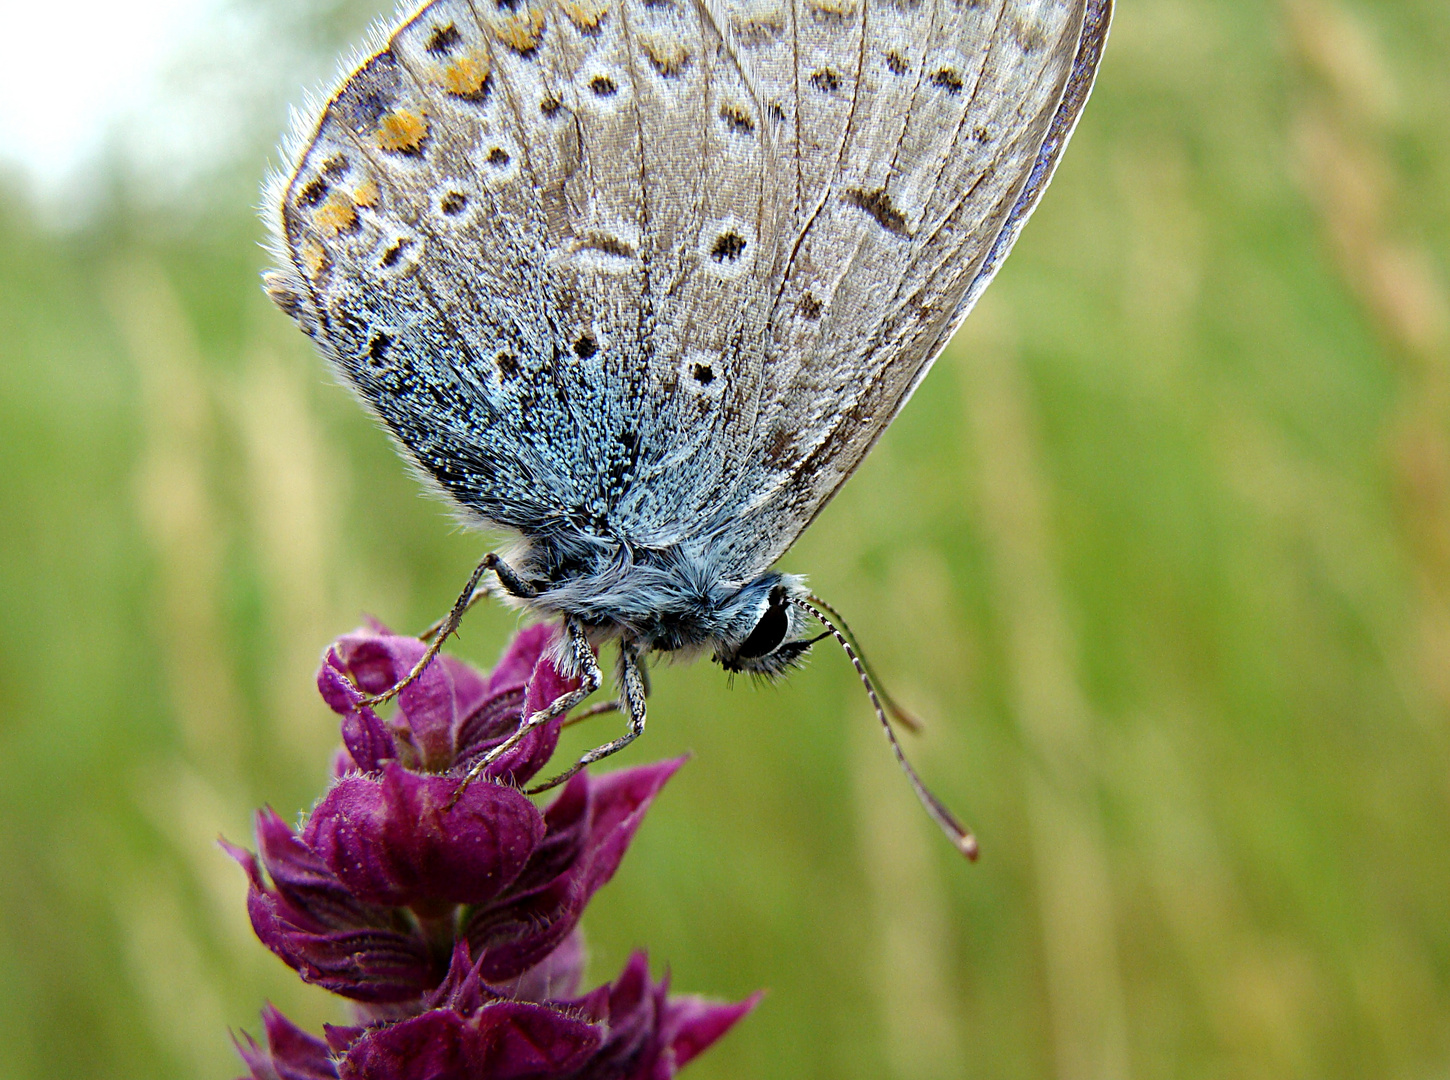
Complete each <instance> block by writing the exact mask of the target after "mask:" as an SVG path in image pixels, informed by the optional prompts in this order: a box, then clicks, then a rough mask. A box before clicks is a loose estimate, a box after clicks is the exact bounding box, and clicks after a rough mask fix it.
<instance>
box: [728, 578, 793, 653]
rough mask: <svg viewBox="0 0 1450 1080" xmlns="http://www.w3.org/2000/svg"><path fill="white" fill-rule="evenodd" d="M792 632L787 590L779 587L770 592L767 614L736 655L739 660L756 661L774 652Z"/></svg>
mask: <svg viewBox="0 0 1450 1080" xmlns="http://www.w3.org/2000/svg"><path fill="white" fill-rule="evenodd" d="M789 631H790V616H789V615H788V614H787V613H786V610H785V590H784V589H783V588H781V587H780V586H779V585H777V586H776V587H775V588H773V589H771V590H770V602H769V604H767V605H766V608H765V614H764V615H762V616H761V617H760V621H759V622H758V623H756V624H755V629H754V630H752V631H750V636H749V637H747V638H746V639H745V641H744V642H742V643H741V645H740V648H739V649H738V650H737V651H736V653H735V659H737V660H754V659H756V658H757V657H761V656H764V655H766V654H767V653H772V652H774V651H775V650H776V649H777V648H778V647H779V646H780V643H781V642H782V641H784V640H785V635H786V634H787V633H789Z"/></svg>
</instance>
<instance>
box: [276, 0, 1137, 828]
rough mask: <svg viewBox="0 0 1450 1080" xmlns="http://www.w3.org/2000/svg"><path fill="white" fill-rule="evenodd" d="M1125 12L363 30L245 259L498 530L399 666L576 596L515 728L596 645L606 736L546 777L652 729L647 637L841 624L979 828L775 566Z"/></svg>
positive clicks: (839, 8)
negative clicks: (366, 35) (463, 629)
mask: <svg viewBox="0 0 1450 1080" xmlns="http://www.w3.org/2000/svg"><path fill="white" fill-rule="evenodd" d="M1110 17H1111V0H433V2H432V3H428V4H425V5H423V6H422V7H421V8H419V9H418V10H416V11H415V12H414V13H413V14H410V15H408V16H406V17H405V18H403V19H402V21H401V23H400V24H399V25H397V26H396V28H394V29H392V30H390V31H389V32H386V33H384V34H382V35H380V36H379V37H378V39H377V40H376V42H375V47H374V48H373V49H372V50H371V51H370V52H369V53H368V54H367V55H366V58H365V59H363V60H362V61H361V62H360V63H358V64H357V65H356V66H355V67H354V68H353V69H352V70H351V71H350V72H349V73H348V74H347V75H346V77H345V78H343V80H342V82H341V85H340V86H339V87H338V88H337V89H336V90H335V91H334V92H333V93H332V94H331V95H330V96H328V98H327V100H326V101H325V103H324V104H322V105H321V106H320V108H317V109H316V110H314V111H313V113H312V114H311V115H310V116H309V117H308V118H306V119H305V120H303V121H302V122H300V123H299V125H298V128H297V132H298V133H297V135H296V137H295V138H294V140H293V143H292V144H291V145H290V146H289V147H287V148H285V149H284V155H285V157H286V160H287V161H289V162H290V163H291V165H290V167H289V168H288V169H287V171H285V172H283V173H280V174H279V175H278V176H277V177H276V178H275V181H274V182H273V183H272V185H271V186H270V192H269V198H268V203H267V205H268V210H267V217H268V220H269V222H270V224H271V226H272V228H273V231H274V245H273V246H274V249H275V256H276V267H275V268H274V269H273V270H272V271H271V272H270V273H269V274H268V275H267V276H266V288H267V291H268V292H269V294H270V295H271V297H272V298H273V299H274V300H275V301H276V303H277V304H278V305H279V306H280V307H281V308H282V309H283V310H284V311H285V312H286V313H287V314H289V315H290V316H291V317H292V318H293V319H295V320H296V321H297V323H298V324H299V325H300V327H301V328H302V330H303V331H305V332H306V333H307V334H308V335H309V336H310V337H311V338H312V340H313V341H314V342H315V343H316V344H317V345H318V346H319V348H320V349H321V351H322V352H323V354H324V355H325V356H326V358H327V360H328V361H329V362H330V364H331V366H332V367H333V368H334V369H335V370H336V371H337V372H338V373H339V374H340V376H341V377H342V379H343V380H344V381H345V382H346V383H347V384H349V385H350V386H351V387H352V388H353V389H354V390H355V391H356V392H357V394H358V396H359V397H360V398H361V400H362V402H363V403H364V404H365V405H366V406H367V408H368V409H370V410H371V411H372V412H373V413H374V414H375V416H376V417H377V418H378V419H379V420H380V421H381V423H382V424H383V425H384V426H385V427H386V428H387V430H388V431H389V432H390V433H391V434H392V436H393V437H394V439H395V440H396V441H397V443H398V445H399V447H400V448H401V450H402V452H403V454H404V455H405V457H406V458H407V459H408V460H409V461H410V462H411V463H412V464H413V465H414V466H415V468H416V470H417V472H418V473H419V474H420V476H422V477H423V478H424V479H425V481H426V482H427V483H428V484H429V485H431V486H432V487H434V488H436V489H437V490H439V491H440V492H441V493H442V494H443V495H444V496H446V497H447V499H448V500H449V501H451V502H452V503H453V504H454V506H455V507H456V508H458V509H459V510H460V511H461V513H462V515H463V516H464V517H465V519H466V520H467V521H469V522H471V523H473V524H476V525H478V526H480V527H483V528H486V529H488V530H491V531H495V532H500V533H503V534H505V535H508V536H511V537H512V538H513V545H512V547H511V548H510V549H509V550H507V551H506V552H504V553H503V554H499V553H497V552H491V553H490V554H489V555H488V556H486V557H485V559H484V560H483V562H481V563H480V564H479V566H478V568H477V569H476V570H475V572H474V574H473V576H472V578H471V579H470V581H469V585H468V588H467V589H466V590H465V591H464V593H463V595H462V596H460V597H459V601H458V603H457V604H455V606H454V608H453V610H452V611H451V612H450V613H449V616H448V618H447V619H446V620H444V622H443V623H442V624H441V626H440V627H439V630H438V632H437V633H436V634H435V635H434V639H433V643H432V646H431V648H430V651H429V653H428V655H427V656H425V658H424V660H423V661H422V662H420V666H419V668H418V669H417V670H419V671H421V669H422V664H424V663H427V662H428V661H429V660H431V659H432V656H433V653H434V652H436V650H437V648H438V647H439V646H440V645H441V644H442V641H443V640H444V639H445V638H446V637H447V636H448V634H449V633H450V632H452V631H453V630H454V629H456V628H457V625H458V620H459V618H461V616H462V614H463V611H464V610H466V608H467V607H468V605H469V604H471V603H472V602H473V600H474V599H476V598H477V597H478V596H480V595H482V594H488V593H494V594H499V595H502V596H504V597H506V598H508V599H510V600H511V602H514V603H516V604H519V605H521V606H523V607H525V608H527V609H529V610H531V611H533V612H534V613H536V614H539V615H543V616H548V617H554V618H559V619H561V620H562V623H563V626H564V628H565V634H564V645H563V656H562V657H561V659H562V662H564V663H565V664H566V665H568V666H569V667H570V668H571V669H572V670H574V671H575V672H577V673H578V675H579V676H580V679H581V684H580V686H579V689H578V690H577V691H575V692H574V693H572V694H569V695H566V696H565V697H563V698H560V699H559V700H558V701H556V702H554V703H553V704H551V705H550V706H549V707H548V708H546V709H544V710H542V711H540V712H539V713H537V714H535V715H534V716H531V717H529V718H528V720H527V721H526V723H525V725H524V726H523V727H521V729H520V736H521V735H522V733H523V732H524V731H527V730H529V729H530V728H531V727H532V726H534V725H537V724H540V723H544V722H546V721H548V720H550V719H552V718H554V717H557V716H559V715H562V714H563V712H564V711H566V710H567V709H569V708H572V707H573V706H575V705H577V704H578V703H579V702H581V701H582V700H583V699H584V698H585V697H586V696H588V695H589V694H591V693H593V692H594V691H595V690H596V689H598V687H599V686H600V685H601V683H602V678H603V676H602V673H601V671H600V668H599V664H598V661H597V659H596V651H597V649H598V647H599V646H600V645H601V644H602V643H604V642H607V641H611V640H612V641H616V642H617V643H618V647H619V662H618V669H617V677H616V683H617V686H618V688H619V701H618V703H617V706H618V708H619V709H620V710H621V711H622V712H623V714H624V716H625V719H626V720H627V725H628V730H627V731H626V733H625V734H624V735H622V736H621V737H620V738H618V739H615V740H614V741H613V742H610V743H608V744H606V745H604V746H601V747H598V748H596V749H595V750H592V751H590V752H589V753H587V754H585V755H584V756H583V757H582V758H581V759H580V760H579V762H578V763H577V764H576V765H575V766H574V768H573V769H571V770H569V771H568V772H566V773H564V774H563V775H562V776H561V777H557V778H555V780H554V781H553V782H558V781H559V780H562V779H563V778H565V777H567V776H569V775H572V773H573V772H574V771H577V769H579V768H582V767H583V766H585V765H587V764H589V763H591V762H593V761H597V760H599V759H600V758H602V757H605V756H607V755H608V754H611V753H613V752H615V751H617V750H619V749H620V748H622V747H623V746H624V745H626V744H627V743H628V742H629V741H631V740H632V739H633V738H635V737H636V736H637V735H638V734H639V733H640V732H641V731H642V730H643V728H644V724H645V714H646V707H645V696H646V690H647V677H646V675H645V669H644V666H643V661H644V660H645V658H646V657H647V656H648V655H649V654H652V653H670V654H676V655H683V656H690V655H694V654H702V653H709V654H711V655H712V656H713V658H714V659H715V660H716V661H717V662H719V663H720V664H721V665H722V666H723V667H724V668H725V669H726V670H728V671H731V672H747V673H754V674H761V675H767V676H771V675H778V674H780V673H782V672H784V671H785V670H787V669H788V668H790V667H791V666H792V665H793V664H795V663H797V662H798V661H799V660H800V659H801V658H802V656H803V654H804V653H805V651H806V650H807V649H808V648H809V647H810V645H811V644H812V643H813V642H814V641H816V640H819V638H820V637H824V636H827V635H830V636H832V637H834V638H835V639H836V640H837V641H838V642H839V643H840V644H841V645H842V646H843V647H844V648H845V649H846V650H847V652H848V654H850V656H851V659H852V662H853V663H854V664H855V665H856V669H857V671H858V674H860V675H861V678H862V680H863V682H864V683H865V684H866V688H867V691H868V692H869V693H870V694H871V697H872V701H873V703H874V704H875V706H876V710H877V714H878V716H879V717H880V719H881V722H882V724H883V727H884V728H885V729H886V734H887V737H888V739H889V740H890V742H891V746H892V749H893V750H894V752H895V754H896V757H897V759H898V761H900V763H901V764H902V766H903V768H904V769H905V770H906V772H907V775H908V777H909V779H910V780H911V783H912V785H913V787H914V789H915V791H916V793H917V795H918V796H919V797H920V798H921V800H922V802H923V805H925V807H926V809H927V810H928V812H929V813H930V814H931V815H932V817H933V818H934V819H936V821H937V822H938V824H940V825H941V826H942V828H943V829H944V830H945V831H946V832H947V833H948V835H949V836H951V838H952V839H953V840H954V842H955V843H956V844H957V846H958V847H959V848H960V849H961V850H962V851H963V852H964V853H967V854H968V855H974V854H975V851H976V844H975V840H974V839H973V838H972V837H971V834H970V833H969V832H968V831H967V830H966V829H965V828H964V827H963V826H962V825H961V824H960V823H959V822H958V821H957V820H956V818H955V817H954V816H953V815H952V814H951V812H950V811H949V810H948V809H947V808H946V807H945V806H944V805H942V803H941V802H940V800H938V799H937V798H936V797H935V796H934V795H932V794H931V792H930V791H928V790H927V788H926V787H925V786H924V785H923V784H922V782H921V781H920V779H919V778H918V776H917V774H916V773H915V771H914V770H913V769H912V768H911V766H910V765H909V764H908V763H907V760H906V758H905V757H904V756H903V755H902V752H901V748H900V746H899V744H898V743H897V741H896V738H895V735H894V734H893V732H892V727H891V722H890V720H889V718H888V716H887V710H886V709H885V708H883V705H882V701H881V700H880V697H879V696H878V694H877V692H876V689H875V686H874V680H873V679H872V678H871V677H870V675H869V672H868V669H867V668H866V667H865V666H864V663H863V662H862V661H861V659H860V658H859V656H858V654H857V652H856V650H854V649H853V647H852V642H851V639H850V635H849V631H847V630H845V629H844V624H843V623H842V622H841V620H840V619H839V618H838V617H836V616H835V613H834V611H833V610H832V609H830V608H829V606H828V605H825V604H824V603H823V602H822V601H820V600H819V599H818V598H816V597H815V596H813V595H812V593H811V592H810V590H809V588H808V587H807V585H806V583H805V579H804V578H802V577H800V576H798V575H793V574H786V573H782V572H780V571H778V570H775V569H773V565H774V564H775V562H776V560H777V559H779V558H780V556H781V555H782V554H783V553H784V552H785V551H786V550H787V549H788V548H789V547H790V546H791V544H792V543H793V542H794V541H795V539H796V537H797V536H799V535H800V533H801V532H802V531H803V530H804V529H805V528H806V527H807V526H808V525H809V524H810V523H811V521H812V520H813V519H814V518H815V516H816V515H817V514H818V513H819V512H820V510H821V508H822V507H823V506H824V505H825V504H826V503H827V502H828V501H829V500H830V498H831V496H832V495H833V494H834V493H835V491H836V490H837V488H839V487H840V485H841V484H842V483H843V482H844V481H845V480H846V478H847V477H849V476H850V475H851V473H852V472H853V471H854V470H855V469H856V467H857V466H858V465H859V464H860V462H861V460H862V459H863V458H864V457H865V455H866V454H867V452H868V451H869V450H870V449H871V447H872V445H873V444H874V443H875V442H876V440H877V439H878V438H879V437H880V436H881V434H882V432H884V431H885V430H886V427H887V425H888V424H889V423H890V422H891V420H892V418H893V417H895V415H896V414H897V412H898V411H899V410H900V409H901V408H902V406H903V405H904V404H905V403H906V401H907V399H908V398H909V397H910V396H911V394H912V392H913V391H914V390H915V389H916V387H917V385H918V384H919V383H920V382H921V380H922V378H923V377H924V376H925V375H926V373H927V371H928V369H929V368H930V367H931V364H932V361H933V360H934V359H935V358H936V357H937V355H938V354H939V353H940V352H941V351H942V349H943V348H944V347H945V346H946V344H947V342H948V341H949V340H950V338H951V336H952V334H953V332H954V331H955V330H956V328H957V327H958V326H959V325H960V323H961V321H962V320H963V319H964V318H965V317H966V315H967V313H968V312H969V311H970V310H971V308H972V305H973V304H974V303H975V302H976V300H977V298H978V297H979V296H980V295H981V293H982V290H983V289H984V288H985V287H986V286H987V284H988V282H989V281H990V280H991V279H992V276H993V275H994V274H995V273H996V271H997V269H998V268H999V267H1000V266H1001V264H1002V260H1003V259H1004V258H1005V257H1006V255H1007V253H1008V251H1009V250H1010V248H1011V247H1012V244H1013V243H1014V241H1015V240H1016V238H1017V236H1018V233H1019V232H1020V231H1021V229H1022V226H1023V225H1024V224H1025V223H1026V221H1027V218H1028V216H1029V215H1030V214H1031V212H1032V210H1033V208H1034V207H1035V206H1036V204H1037V202H1038V199H1039V198H1040V197H1041V195H1042V192H1043V190H1044V189H1045V188H1046V186H1047V183H1048V181H1049V179H1050V178H1051V176H1052V173H1053V170H1054V168H1055V167H1056V165H1057V162H1058V159H1059V156H1060V155H1061V153H1062V151H1063V149H1064V147H1065V146H1066V145H1067V142H1068V139H1069V137H1070V135H1071V134H1072V131H1073V128H1074V126H1075V124H1076V122H1077V119H1078V116H1079V115H1080V113H1081V110H1082V108H1083V105H1084V104H1085V102H1086V100H1087V98H1088V94H1089V92H1090V90H1091V87H1092V84H1093V80H1094V76H1095V74H1096V71H1097V67H1098V61H1099V58H1100V57H1101V54H1102V49H1103V45H1104V41H1105V39H1106V35H1107V30H1108V24H1109V21H1110ZM488 575H491V577H487V576H488ZM486 577H487V581H485V578H486ZM813 625H819V626H822V627H824V628H825V629H824V631H823V632H821V633H820V634H813V633H812V632H811V628H812V626H813ZM415 674H416V671H415ZM400 685H401V684H400ZM396 689H397V688H396V687H395V688H394V690H396ZM386 696H388V695H383V697H386ZM888 704H889V701H888ZM504 749H507V745H505V746H504V747H501V748H499V750H498V751H497V752H502V751H503V750H504ZM485 764H486V763H485ZM545 786H549V785H545Z"/></svg>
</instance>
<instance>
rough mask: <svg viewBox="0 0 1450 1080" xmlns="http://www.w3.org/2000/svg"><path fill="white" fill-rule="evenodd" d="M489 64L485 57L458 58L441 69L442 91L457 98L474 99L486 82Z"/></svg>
mask: <svg viewBox="0 0 1450 1080" xmlns="http://www.w3.org/2000/svg"><path fill="white" fill-rule="evenodd" d="M488 74H489V63H488V57H486V56H460V57H459V58H458V59H457V60H455V61H453V62H452V63H451V64H449V65H448V66H447V67H445V68H444V69H443V78H442V83H443V89H445V90H447V91H448V92H449V93H450V94H457V95H458V96H459V97H462V98H467V97H476V96H477V95H478V94H480V93H482V92H483V85H484V83H486V82H488Z"/></svg>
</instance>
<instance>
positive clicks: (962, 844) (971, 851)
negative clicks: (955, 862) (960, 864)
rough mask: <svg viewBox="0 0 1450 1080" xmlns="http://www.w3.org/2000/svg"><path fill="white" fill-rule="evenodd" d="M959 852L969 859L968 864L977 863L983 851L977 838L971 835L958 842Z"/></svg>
mask: <svg viewBox="0 0 1450 1080" xmlns="http://www.w3.org/2000/svg"><path fill="white" fill-rule="evenodd" d="M957 850H958V851H960V852H961V853H962V854H963V855H965V856H966V857H967V861H968V862H976V861H977V856H978V855H980V854H981V851H980V850H979V849H978V847H977V838H976V837H975V836H973V835H972V834H971V833H968V834H967V835H966V836H963V837H961V838H960V839H959V840H957Z"/></svg>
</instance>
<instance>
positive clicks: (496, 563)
mask: <svg viewBox="0 0 1450 1080" xmlns="http://www.w3.org/2000/svg"><path fill="white" fill-rule="evenodd" d="M490 570H492V571H493V572H494V574H495V575H496V576H497V577H498V580H499V584H500V585H502V586H503V587H504V589H505V590H506V591H507V592H509V593H511V594H513V595H514V596H519V597H523V598H525V599H529V598H532V597H535V596H537V595H538V590H536V589H535V588H534V587H533V586H532V585H530V584H529V583H528V582H526V581H524V580H522V579H521V578H520V577H519V576H518V575H517V574H516V573H514V570H513V568H512V567H511V566H509V564H508V563H506V562H504V561H503V560H502V559H500V558H499V557H498V556H497V555H496V554H495V553H494V552H492V551H490V552H489V553H488V554H487V555H485V556H484V557H483V559H482V560H481V561H480V562H479V564H478V565H477V566H475V567H474V568H473V573H472V574H470V575H469V577H468V585H467V586H466V587H465V588H464V590H463V592H462V593H460V594H459V597H458V599H457V600H455V601H454V602H453V607H452V608H451V609H450V610H449V612H448V614H447V615H445V616H444V617H443V618H442V619H440V620H439V621H438V622H436V623H434V624H433V625H432V626H430V627H429V628H428V629H427V630H426V631H425V632H424V634H423V637H424V639H425V640H426V639H427V638H429V637H431V638H432V639H433V640H432V641H430V642H429V643H428V649H427V651H426V652H424V653H423V656H422V657H421V658H420V659H419V660H418V662H417V663H416V664H414V665H413V670H412V671H410V672H408V674H407V675H405V676H404V677H403V678H402V679H401V680H399V681H398V682H396V683H394V684H393V685H392V686H391V687H389V688H388V689H387V690H384V691H383V692H382V693H381V694H374V695H372V696H371V697H365V698H363V699H362V701H361V702H359V704H360V705H366V706H368V707H369V708H372V707H374V706H378V705H382V704H383V703H384V702H387V701H391V700H392V699H393V698H395V697H397V696H398V695H399V694H400V693H402V692H403V691H404V690H405V689H407V687H408V686H409V685H410V684H411V683H412V682H414V681H415V680H416V679H417V678H418V676H419V675H421V674H423V670H424V669H425V668H426V667H427V666H428V665H429V664H431V663H432V662H433V658H434V657H435V656H437V655H438V651H439V650H440V649H442V648H443V643H444V642H445V641H447V640H448V638H449V636H450V635H451V634H453V633H455V632H456V631H457V630H458V624H459V623H460V622H462V621H463V616H464V614H465V613H466V612H467V611H468V609H469V608H471V607H473V605H474V604H475V603H477V602H478V601H479V600H480V599H482V598H483V597H485V596H488V595H489V594H490V593H491V592H492V591H493V590H492V589H491V588H490V587H489V586H487V585H483V586H480V585H479V582H480V580H482V578H483V575H484V574H486V573H488V572H489V571H490ZM591 655H592V654H591Z"/></svg>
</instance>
